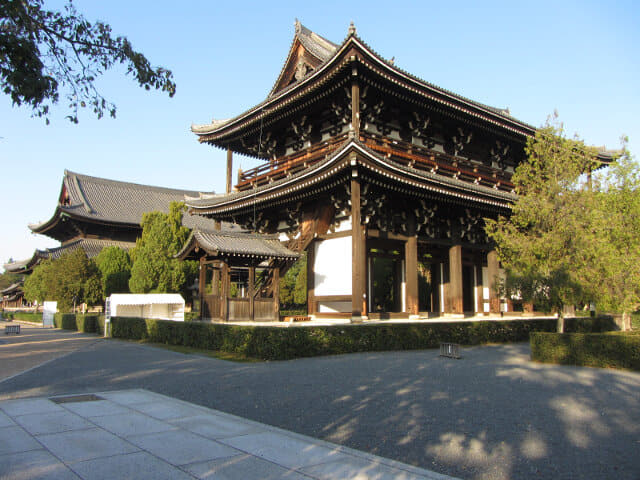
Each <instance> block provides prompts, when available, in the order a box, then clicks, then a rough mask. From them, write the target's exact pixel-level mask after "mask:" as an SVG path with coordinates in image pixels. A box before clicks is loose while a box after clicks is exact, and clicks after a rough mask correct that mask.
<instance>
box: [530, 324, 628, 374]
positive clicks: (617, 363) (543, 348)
mask: <svg viewBox="0 0 640 480" xmlns="http://www.w3.org/2000/svg"><path fill="white" fill-rule="evenodd" d="M530 341H531V359H532V360H534V361H536V362H543V363H559V364H564V365H581V366H586V367H604V368H628V369H631V370H639V371H640V335H638V334H635V333H631V334H629V333H626V332H624V333H623V332H620V333H590V334H582V333H570V334H569V333H565V334H560V333H543V332H535V333H532V334H531V340H530Z"/></svg>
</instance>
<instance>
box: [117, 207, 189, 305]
mask: <svg viewBox="0 0 640 480" xmlns="http://www.w3.org/2000/svg"><path fill="white" fill-rule="evenodd" d="M184 210H185V206H184V203H178V202H171V204H170V206H169V213H168V214H167V213H162V212H149V213H145V214H144V215H143V217H142V236H141V237H140V238H138V240H137V241H136V247H135V248H134V249H133V250H132V251H131V259H132V261H133V266H132V268H131V278H130V280H129V288H130V289H131V292H133V293H170V292H179V293H182V294H183V296H184V295H185V294H186V291H184V290H185V288H186V287H187V286H188V285H190V284H191V283H193V280H194V279H195V275H196V272H197V266H196V265H195V262H192V261H185V262H183V261H181V260H178V259H177V258H174V255H175V254H176V253H178V252H179V251H180V248H182V246H183V245H184V243H185V242H186V240H187V238H188V236H189V229H188V228H187V227H184V226H182V215H183V212H184Z"/></svg>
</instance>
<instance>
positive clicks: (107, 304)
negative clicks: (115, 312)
mask: <svg viewBox="0 0 640 480" xmlns="http://www.w3.org/2000/svg"><path fill="white" fill-rule="evenodd" d="M110 334H111V299H110V298H107V299H105V301H104V336H105V338H106V337H109V336H110Z"/></svg>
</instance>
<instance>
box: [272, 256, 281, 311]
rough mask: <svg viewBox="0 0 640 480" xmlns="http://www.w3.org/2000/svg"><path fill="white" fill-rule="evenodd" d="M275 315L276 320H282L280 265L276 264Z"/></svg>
mask: <svg viewBox="0 0 640 480" xmlns="http://www.w3.org/2000/svg"><path fill="white" fill-rule="evenodd" d="M271 281H272V282H273V316H274V319H275V320H276V321H278V320H280V267H279V266H278V264H275V268H274V269H273V278H272V280H271Z"/></svg>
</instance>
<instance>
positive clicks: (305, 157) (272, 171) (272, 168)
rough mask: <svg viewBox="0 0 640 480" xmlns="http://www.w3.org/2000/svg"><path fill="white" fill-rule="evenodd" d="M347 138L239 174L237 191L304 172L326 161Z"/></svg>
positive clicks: (325, 143)
mask: <svg viewBox="0 0 640 480" xmlns="http://www.w3.org/2000/svg"><path fill="white" fill-rule="evenodd" d="M346 138H347V135H339V136H337V137H333V138H331V139H329V140H326V141H324V142H322V143H318V144H316V145H313V146H311V147H309V148H307V149H305V150H302V151H300V152H296V153H292V154H291V155H286V156H284V157H280V158H278V159H276V160H270V161H268V162H265V163H263V164H262V165H258V166H257V167H255V168H252V169H249V170H246V171H244V172H243V171H241V172H239V173H238V183H237V185H236V189H237V190H249V189H251V188H253V187H255V186H257V185H264V184H266V183H271V182H273V181H275V180H278V179H280V178H284V177H286V176H289V175H293V174H294V173H296V172H299V171H300V170H304V169H305V168H307V167H308V166H310V165H313V164H314V163H317V162H319V161H321V160H324V159H325V158H326V157H327V155H329V154H330V153H331V152H333V151H334V150H335V149H336V148H337V147H338V146H339V145H340V144H341V143H342V142H344V141H345V140H346Z"/></svg>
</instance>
